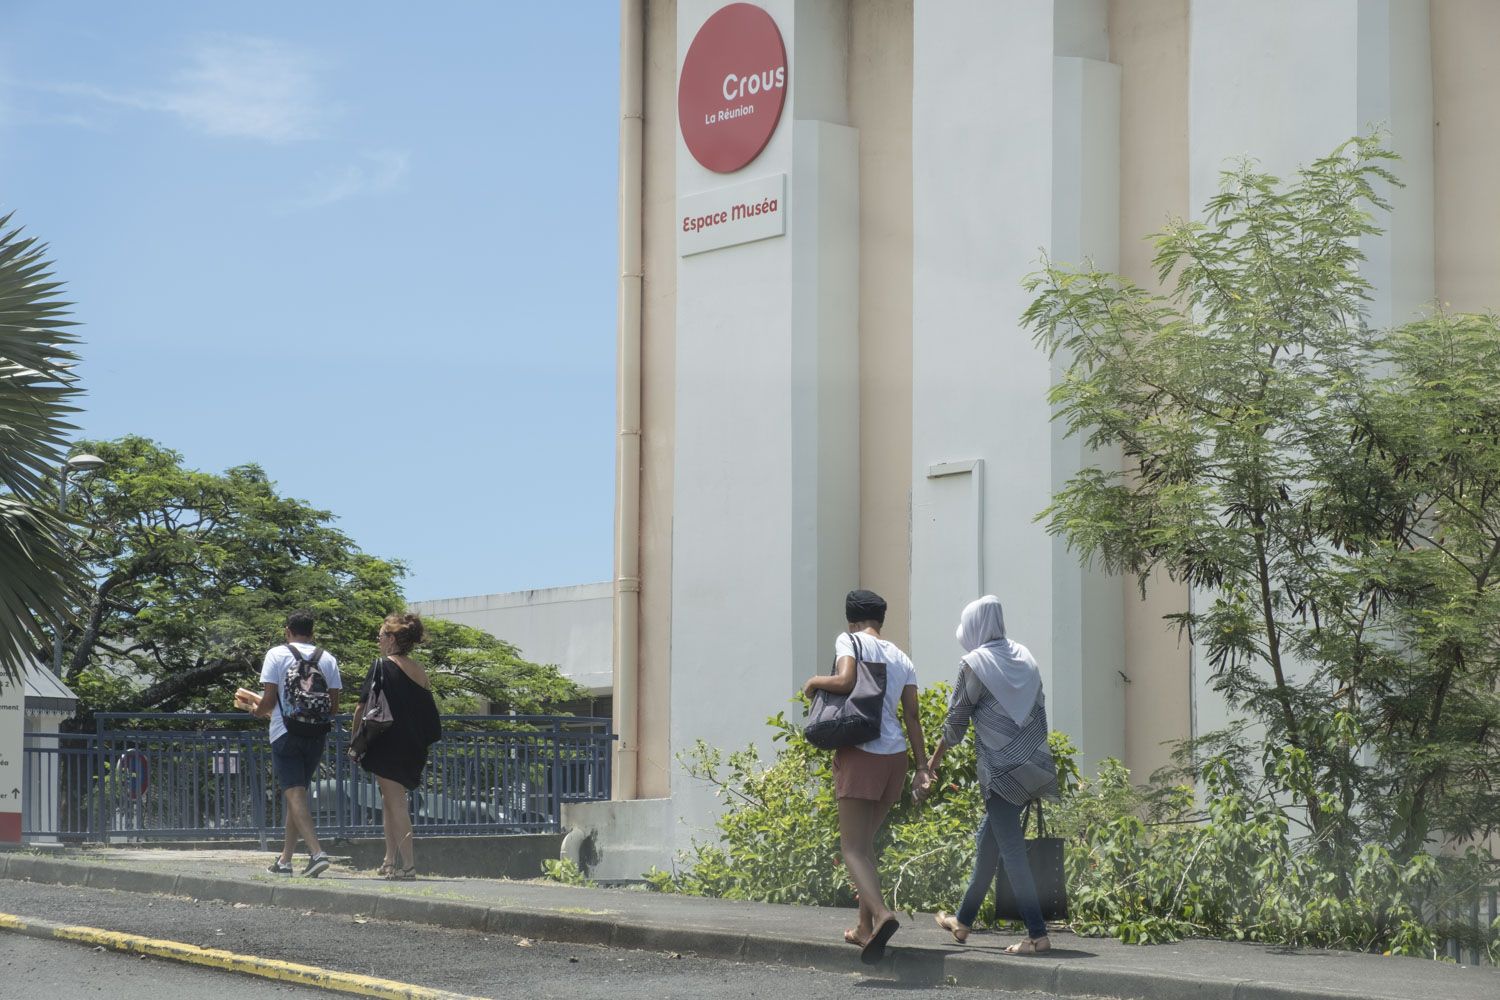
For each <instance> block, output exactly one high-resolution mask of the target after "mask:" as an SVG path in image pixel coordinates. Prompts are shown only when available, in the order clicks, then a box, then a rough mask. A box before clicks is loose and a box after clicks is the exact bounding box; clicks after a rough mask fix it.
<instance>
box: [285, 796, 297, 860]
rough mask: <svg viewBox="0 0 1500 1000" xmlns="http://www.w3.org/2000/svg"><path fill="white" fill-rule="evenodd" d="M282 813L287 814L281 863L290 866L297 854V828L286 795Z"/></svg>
mask: <svg viewBox="0 0 1500 1000" xmlns="http://www.w3.org/2000/svg"><path fill="white" fill-rule="evenodd" d="M281 811H282V812H284V813H286V837H285V839H284V840H283V841H282V844H281V863H282V864H284V865H289V864H291V863H292V855H293V854H296V853H297V828H296V826H294V825H293V823H292V810H291V809H289V808H287V806H286V794H285V793H283V794H282V808H281Z"/></svg>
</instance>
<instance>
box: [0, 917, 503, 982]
mask: <svg viewBox="0 0 1500 1000" xmlns="http://www.w3.org/2000/svg"><path fill="white" fill-rule="evenodd" d="M0 931H14V932H16V933H18V934H25V935H28V936H29V937H35V938H47V939H51V940H55V941H75V942H78V943H80V944H88V945H95V946H100V945H102V946H103V947H105V948H109V949H111V950H113V951H123V952H127V953H129V954H135V955H151V956H153V957H155V958H165V959H169V960H171V961H174V962H186V963H188V964H190V965H202V966H206V967H208V968H210V969H220V970H223V971H225V972H238V973H242V974H244V975H247V976H259V977H261V978H262V979H274V980H276V981H278V982H283V983H297V984H298V985H301V986H315V987H318V988H320V989H325V990H335V991H337V992H339V993H353V994H355V995H356V996H362V997H381V998H385V1000H483V998H482V997H472V996H467V995H465V994H462V993H449V992H447V991H446V990H432V989H428V988H427V987H425V986H413V985H412V984H410V983H399V982H396V981H395V980H393V979H380V978H377V977H375V976H361V975H357V974H355V973H353V972H337V971H334V970H333V969H322V968H319V967H317V966H315V965H299V964H298V963H296V962H282V961H279V960H277V959H274V958H261V957H259V956H257V955H239V954H236V953H234V952H232V951H223V950H221V949H218V948H200V947H198V946H197V945H194V944H184V943H183V942H181V941H164V940H161V939H160V938H148V937H141V936H140V935H138V934H123V933H121V932H119V931H106V930H100V929H99V928H97V927H78V926H74V925H69V924H55V923H52V922H51V921H49V920H32V919H30V918H23V917H17V916H13V915H12V914H9V913H0Z"/></svg>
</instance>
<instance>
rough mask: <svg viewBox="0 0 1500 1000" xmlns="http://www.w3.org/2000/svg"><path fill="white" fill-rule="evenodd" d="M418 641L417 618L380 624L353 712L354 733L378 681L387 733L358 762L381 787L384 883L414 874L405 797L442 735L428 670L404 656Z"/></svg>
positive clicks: (419, 625)
mask: <svg viewBox="0 0 1500 1000" xmlns="http://www.w3.org/2000/svg"><path fill="white" fill-rule="evenodd" d="M421 641H422V619H421V617H420V616H419V615H414V614H393V615H390V616H388V617H387V618H386V620H385V621H384V622H383V623H382V624H381V626H380V652H381V654H382V655H381V657H380V659H379V660H377V661H375V664H374V666H372V667H371V668H370V673H369V675H368V676H367V677H365V684H364V687H363V688H362V689H361V690H360V694H359V704H358V705H357V706H356V707H355V709H354V729H355V730H356V731H358V729H359V726H360V723H361V721H362V720H363V719H364V714H365V705H366V704H367V703H368V702H369V700H370V698H371V692H372V691H373V690H374V687H375V685H376V683H377V682H378V683H379V684H380V687H381V690H382V691H384V692H385V698H386V702H387V703H388V704H389V705H390V708H391V718H392V719H393V720H394V722H393V724H392V725H391V727H390V728H389V729H387V730H386V731H385V732H383V733H381V734H380V735H379V736H377V737H376V738H375V739H373V740H371V741H370V743H369V746H368V748H367V749H366V750H365V754H364V756H363V757H361V758H360V761H359V763H360V766H361V767H363V768H364V769H365V770H366V771H369V772H370V773H371V774H373V775H375V780H376V782H377V783H378V784H379V785H380V797H381V800H382V807H381V810H380V822H381V825H382V826H383V827H384V828H385V862H384V863H383V864H382V865H381V866H380V874H381V875H382V876H383V877H385V878H388V879H411V878H416V876H417V864H416V856H415V851H414V844H413V841H412V828H411V814H410V813H409V812H408V811H407V800H406V793H407V792H408V791H409V790H411V789H413V788H416V787H417V786H418V785H419V784H421V783H422V768H424V767H426V766H427V748H428V747H429V746H431V745H432V744H433V743H436V742H437V741H438V740H440V739H442V736H443V730H442V724H441V723H440V722H439V721H438V710H437V703H436V702H435V701H433V698H432V682H431V681H430V680H429V679H428V677H427V670H426V669H425V668H424V667H423V666H422V664H420V663H418V662H417V661H416V660H413V659H412V658H411V657H410V656H409V655H407V654H409V653H410V652H411V649H412V647H413V646H415V645H416V644H417V643H419V642H421Z"/></svg>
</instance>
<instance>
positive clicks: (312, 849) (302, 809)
mask: <svg viewBox="0 0 1500 1000" xmlns="http://www.w3.org/2000/svg"><path fill="white" fill-rule="evenodd" d="M286 812H287V817H288V818H289V819H290V820H291V821H292V823H293V824H294V825H295V826H296V828H297V832H298V833H300V834H302V842H303V843H304V844H306V845H307V853H308V854H309V855H310V856H312V857H317V856H318V855H319V854H322V853H323V845H322V844H320V843H318V832H317V830H316V829H314V828H313V819H312V810H311V809H309V808H308V806H307V789H306V788H305V787H303V786H301V785H299V786H297V787H296V788H288V789H287V790H286Z"/></svg>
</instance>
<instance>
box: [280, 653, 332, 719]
mask: <svg viewBox="0 0 1500 1000" xmlns="http://www.w3.org/2000/svg"><path fill="white" fill-rule="evenodd" d="M286 648H287V649H289V650H291V651H292V663H291V665H290V666H288V667H287V668H286V679H285V680H284V681H283V682H282V685H281V721H282V722H285V723H286V731H287V732H289V733H291V734H292V735H293V736H323V735H325V734H327V732H328V730H330V729H332V728H333V698H332V697H330V696H329V694H328V678H327V677H324V676H323V647H321V646H317V647H314V649H313V651H312V655H311V656H310V657H308V658H307V659H305V660H304V659H303V658H302V654H301V653H299V652H298V651H297V647H296V646H293V645H292V644H291V643H287V644H286Z"/></svg>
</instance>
